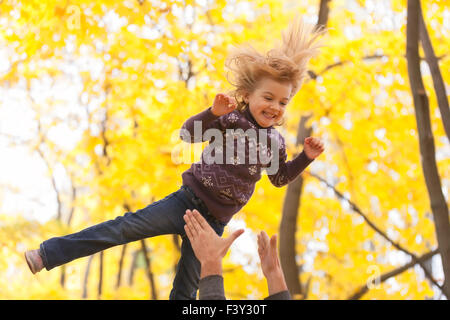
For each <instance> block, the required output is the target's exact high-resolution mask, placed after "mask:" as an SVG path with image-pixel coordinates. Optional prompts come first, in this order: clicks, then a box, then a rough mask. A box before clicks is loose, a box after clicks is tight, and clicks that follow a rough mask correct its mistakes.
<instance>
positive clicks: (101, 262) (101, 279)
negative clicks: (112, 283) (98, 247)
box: [97, 251, 104, 300]
mask: <svg viewBox="0 0 450 320" xmlns="http://www.w3.org/2000/svg"><path fill="white" fill-rule="evenodd" d="M103 258H104V256H103V251H100V258H99V259H100V266H99V275H98V291H97V299H99V300H100V299H101V298H102V289H103Z"/></svg>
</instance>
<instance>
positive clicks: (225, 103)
mask: <svg viewBox="0 0 450 320" xmlns="http://www.w3.org/2000/svg"><path fill="white" fill-rule="evenodd" d="M236 107H237V103H236V101H235V100H234V99H233V98H232V97H230V96H227V95H226V94H224V93H219V94H217V95H216V97H215V98H214V102H213V105H212V107H211V112H212V113H213V115H215V116H217V117H219V116H223V115H224V114H228V113H230V112H232V111H233V110H234V109H236Z"/></svg>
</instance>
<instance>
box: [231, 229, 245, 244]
mask: <svg viewBox="0 0 450 320" xmlns="http://www.w3.org/2000/svg"><path fill="white" fill-rule="evenodd" d="M243 233H244V229H239V230H236V231H235V232H233V233H232V234H231V235H230V236H229V237H228V238H227V244H228V247H229V246H231V244H232V243H233V242H234V240H236V239H237V238H238V237H239V236H240V235H241V234H243Z"/></svg>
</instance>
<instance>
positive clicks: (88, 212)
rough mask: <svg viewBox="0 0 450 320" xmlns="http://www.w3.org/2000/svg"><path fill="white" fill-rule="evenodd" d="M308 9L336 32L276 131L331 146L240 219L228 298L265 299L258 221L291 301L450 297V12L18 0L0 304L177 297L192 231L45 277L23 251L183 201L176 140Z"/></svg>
mask: <svg viewBox="0 0 450 320" xmlns="http://www.w3.org/2000/svg"><path fill="white" fill-rule="evenodd" d="M419 3H420V5H421V6H420V5H419V6H418V4H419ZM414 5H415V6H414ZM295 14H300V15H301V16H303V18H304V19H305V21H306V22H308V23H311V24H320V25H325V26H326V27H327V28H329V31H328V33H327V34H326V35H325V36H324V43H325V45H326V46H325V47H324V48H323V49H322V51H321V54H320V55H319V56H317V57H316V58H314V59H312V60H311V62H310V65H309V68H310V71H309V75H310V79H309V80H308V81H306V82H305V83H304V85H303V87H302V89H301V90H300V91H299V92H298V93H297V95H296V96H295V97H294V99H293V100H292V101H291V103H290V104H289V106H288V108H287V111H286V114H287V121H286V123H285V124H284V125H283V126H282V127H279V128H278V129H279V130H280V131H281V133H282V134H283V135H284V137H285V138H286V142H287V145H288V159H292V157H294V156H295V155H296V154H297V153H298V152H300V151H301V150H302V144H301V142H303V138H304V137H306V136H316V137H319V138H321V139H322V140H323V141H324V143H325V152H324V153H323V154H322V155H321V156H319V157H318V158H317V159H316V160H315V161H314V162H313V163H312V164H311V165H310V166H309V167H308V168H307V170H305V172H304V173H303V174H302V175H301V176H300V177H299V178H298V179H296V180H295V181H294V182H293V183H292V184H291V185H289V186H288V187H283V188H275V187H274V186H272V185H271V183H270V181H269V180H268V178H267V176H265V175H264V176H263V178H262V179H261V181H259V182H258V183H257V186H256V190H255V193H254V196H253V197H252V199H251V200H250V202H249V203H248V204H247V205H246V206H245V207H244V208H243V209H242V210H241V211H240V212H239V213H238V214H236V215H235V216H234V218H233V220H232V221H231V222H230V223H229V225H228V227H227V228H226V230H225V236H226V235H227V234H228V233H229V232H230V231H233V230H235V229H237V228H245V229H246V232H245V233H244V235H242V236H241V237H239V239H237V240H236V242H235V243H234V244H233V246H232V247H231V250H230V253H229V254H228V255H227V256H226V258H225V260H224V279H225V293H226V296H227V298H229V299H262V298H263V297H265V296H266V295H267V294H268V292H267V287H266V282H265V280H264V277H263V275H262V272H261V271H260V268H259V258H258V254H257V245H256V234H257V233H258V232H259V231H260V230H265V231H266V232H267V233H268V234H269V235H272V234H275V233H278V234H279V247H280V259H281V263H282V266H283V270H284V272H285V276H286V279H287V282H288V286H289V289H290V291H291V294H292V295H293V297H294V298H295V299H446V298H448V297H450V290H449V283H450V248H449V245H450V240H449V239H450V227H449V225H448V203H449V187H450V143H449V137H450V128H449V126H450V114H449V107H448V92H449V81H450V75H449V73H448V70H450V52H449V48H450V8H449V6H448V2H447V1H425V0H422V1H420V2H419V1H409V3H408V2H407V1H406V0H391V1H388V0H302V1H298V0H296V1H290V0H286V1H278V0H276V1H275V0H261V1H240V0H235V1H231V0H230V1H223V0H196V1H188V0H185V1H169V0H167V1H164V0H160V1H153V0H152V1H150V0H124V1H97V0H89V1H87V0H63V1H56V0H47V1H40V0H27V1H19V0H15V1H14V0H3V1H1V2H0V299H168V297H169V292H170V290H171V287H172V281H173V278H174V275H175V267H176V264H177V262H178V259H179V257H180V244H181V241H180V238H179V237H178V236H172V235H169V236H161V237H156V238H149V239H145V240H143V241H138V242H133V243H129V244H127V245H124V246H118V247H114V248H111V249H108V250H106V251H104V252H102V253H98V254H95V255H93V256H90V257H85V258H82V259H78V260H76V261H73V262H71V263H69V264H67V265H65V266H62V267H58V268H55V269H53V270H51V271H49V272H48V271H45V270H44V271H42V272H40V273H38V274H37V275H32V274H31V272H30V271H29V269H28V267H27V265H26V263H25V260H24V258H23V253H24V251H25V250H27V249H34V248H37V247H38V246H39V244H40V243H41V242H42V241H44V240H46V239H48V238H51V237H54V236H61V235H65V234H68V233H73V232H76V231H79V230H81V229H84V228H86V227H88V226H91V225H93V224H96V223H99V222H102V221H105V220H108V219H113V218H115V217H116V216H118V215H123V214H124V213H125V212H127V211H136V210H138V209H141V208H143V207H145V206H147V205H148V204H150V203H151V202H153V201H156V200H159V199H161V198H163V197H165V196H166V195H168V194H169V193H172V192H174V191H176V190H177V189H178V188H179V187H180V186H181V173H182V172H183V171H185V170H186V169H187V168H188V167H189V166H190V165H189V164H187V163H176V162H174V161H173V159H172V152H173V150H174V148H176V147H177V146H179V145H180V141H179V139H176V137H177V135H176V134H175V135H174V134H173V133H174V132H176V130H178V129H180V128H181V126H182V124H183V122H184V121H185V120H186V119H187V118H189V117H190V116H192V115H194V114H197V113H199V112H201V111H202V110H204V109H206V108H208V107H209V106H210V105H211V103H212V101H213V99H214V96H215V95H216V94H217V93H219V92H225V91H226V90H228V89H230V88H231V86H230V84H229V83H227V79H226V70H225V69H224V61H225V58H226V55H227V52H228V50H229V49H230V47H231V46H233V45H239V44H243V43H245V42H250V43H252V44H253V45H254V46H255V47H257V48H258V49H260V50H269V49H271V46H272V45H273V44H274V43H275V42H276V41H278V40H280V37H281V31H282V30H284V29H285V28H286V27H287V26H288V24H289V22H290V21H291V19H292V18H293V17H294V15H295ZM409 14H410V15H411V16H412V17H415V19H411V20H410V21H409V23H411V28H412V29H409V30H413V32H409V33H408V34H407V17H408V15H409ZM414 27H415V28H416V29H413V28H414ZM414 30H416V31H414ZM407 36H408V37H409V38H408V37H407ZM407 38H408V41H409V44H412V45H411V46H409V45H408V50H409V53H407V45H406V44H407ZM417 46H418V48H419V49H418V56H417V54H415V53H414V52H415V51H414V47H415V48H416V50H417ZM416 53H417V52H416ZM411 77H412V78H411ZM410 79H415V80H414V81H412V82H410ZM174 137H175V138H174ZM186 147H189V146H188V145H187V144H186ZM199 147H200V148H201V147H204V146H202V145H199ZM191 160H192V162H195V161H198V160H199V159H196V158H195V157H192V159H191ZM446 280H447V281H446Z"/></svg>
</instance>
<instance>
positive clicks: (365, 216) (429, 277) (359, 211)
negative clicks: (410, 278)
mask: <svg viewBox="0 0 450 320" xmlns="http://www.w3.org/2000/svg"><path fill="white" fill-rule="evenodd" d="M305 173H307V174H309V175H310V176H312V177H314V178H316V179H318V180H320V181H322V182H323V183H325V184H326V185H327V187H329V188H331V189H333V191H334V192H335V194H336V195H337V196H338V197H339V198H340V199H342V200H345V201H347V202H348V203H349V204H350V206H351V208H352V209H353V211H354V212H356V213H358V214H359V215H360V216H361V217H362V218H363V219H364V221H365V222H366V223H367V224H368V225H369V227H371V228H372V229H373V230H375V232H377V233H378V234H379V235H381V236H382V237H383V238H384V239H385V240H386V241H388V242H389V243H390V244H392V245H393V246H394V247H395V248H396V249H398V250H400V251H402V252H404V253H406V254H407V255H409V256H410V257H411V258H412V260H413V261H414V262H415V263H418V264H419V265H420V266H421V267H422V269H423V272H424V273H425V275H426V277H427V278H428V279H429V280H430V281H431V282H432V283H433V284H434V285H435V286H437V287H438V288H439V289H440V290H441V291H443V292H444V289H443V288H442V286H441V285H440V284H439V283H437V281H436V280H435V279H434V278H433V276H432V275H431V274H430V272H429V271H428V269H427V268H426V267H425V266H424V265H423V264H422V262H420V261H419V260H418V258H417V256H416V255H415V254H414V253H412V252H410V251H409V250H407V249H405V248H404V247H402V246H401V245H400V244H399V243H397V242H395V241H394V240H392V239H391V238H390V237H389V236H388V235H387V234H386V233H385V232H384V231H383V230H381V229H380V228H378V227H377V226H376V225H375V224H374V223H373V222H372V221H371V220H370V219H369V218H368V217H367V215H366V214H364V213H363V212H362V211H361V209H360V208H359V207H358V206H357V205H356V204H355V203H353V202H352V201H351V200H349V199H347V198H346V197H345V196H344V195H343V194H342V193H341V192H339V191H338V190H337V189H336V188H335V187H334V186H332V185H331V184H329V183H328V182H327V181H326V180H325V179H323V178H322V177H320V176H318V175H316V174H314V173H312V172H310V171H305ZM444 294H445V292H444Z"/></svg>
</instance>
